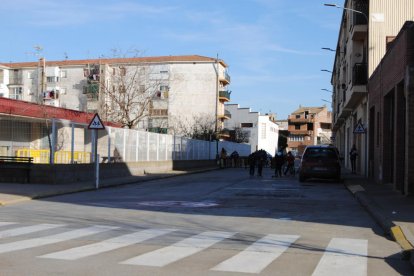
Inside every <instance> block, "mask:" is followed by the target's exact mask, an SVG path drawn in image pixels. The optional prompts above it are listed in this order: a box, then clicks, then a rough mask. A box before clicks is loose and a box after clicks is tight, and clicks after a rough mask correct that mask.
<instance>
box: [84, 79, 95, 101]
mask: <svg viewBox="0 0 414 276" xmlns="http://www.w3.org/2000/svg"><path fill="white" fill-rule="evenodd" d="M83 94H86V98H87V99H88V100H92V101H97V100H98V98H99V84H97V83H93V84H88V85H86V86H84V87H83Z"/></svg>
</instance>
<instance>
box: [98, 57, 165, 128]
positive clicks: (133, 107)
mask: <svg viewBox="0 0 414 276" xmlns="http://www.w3.org/2000/svg"><path fill="white" fill-rule="evenodd" d="M150 68H151V67H150V66H148V65H146V64H137V63H134V62H130V63H126V64H119V65H111V66H106V67H105V70H106V71H105V77H104V78H101V80H100V88H101V89H100V96H101V97H102V100H101V105H102V106H101V108H102V111H103V112H102V114H103V117H104V118H105V119H106V120H110V121H113V122H116V123H119V124H121V125H122V126H123V127H127V128H136V127H137V125H138V123H139V122H140V121H142V120H143V119H144V118H145V117H147V116H148V110H149V107H150V104H151V101H152V100H153V98H154V97H155V95H156V94H157V92H158V89H159V85H160V81H159V80H157V79H156V78H153V79H150V75H151V72H150Z"/></svg>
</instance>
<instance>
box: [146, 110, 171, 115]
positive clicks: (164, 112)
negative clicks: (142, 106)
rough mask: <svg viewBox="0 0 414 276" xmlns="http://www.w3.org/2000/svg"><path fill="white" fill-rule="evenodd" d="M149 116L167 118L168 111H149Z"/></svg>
mask: <svg viewBox="0 0 414 276" xmlns="http://www.w3.org/2000/svg"><path fill="white" fill-rule="evenodd" d="M149 115H150V116H163V117H164V116H168V109H150V110H149Z"/></svg>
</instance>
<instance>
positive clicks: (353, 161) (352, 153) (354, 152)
mask: <svg viewBox="0 0 414 276" xmlns="http://www.w3.org/2000/svg"><path fill="white" fill-rule="evenodd" d="M357 156H358V151H357V148H356V146H355V144H353V145H352V148H351V151H350V152H349V159H350V160H351V169H352V173H356V159H357Z"/></svg>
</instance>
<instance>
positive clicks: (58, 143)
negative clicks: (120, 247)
mask: <svg viewBox="0 0 414 276" xmlns="http://www.w3.org/2000/svg"><path fill="white" fill-rule="evenodd" d="M96 133H97V134H96ZM95 135H97V136H98V137H97V139H96V140H97V141H98V142H97V145H96V146H95V142H94V141H95V138H96V137H95ZM95 148H96V149H97V153H98V154H99V156H100V160H99V161H100V162H137V161H164V160H208V159H215V158H216V154H217V153H218V152H220V151H221V149H222V148H225V149H226V151H227V152H228V153H229V154H231V153H232V152H233V151H237V152H238V153H239V155H240V156H247V155H249V154H250V145H248V144H237V143H232V142H227V141H211V142H210V141H201V140H194V139H188V138H184V137H180V136H174V135H169V134H158V133H151V132H145V131H137V130H131V129H122V128H114V127H106V129H105V130H99V131H95V130H90V129H88V126H87V125H85V124H78V123H73V122H70V121H66V120H57V119H52V120H47V121H46V120H34V119H28V118H21V117H10V116H4V117H1V116H0V156H20V157H33V158H34V162H35V163H56V164H69V163H91V162H94V156H95ZM50 149H51V150H50Z"/></svg>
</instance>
